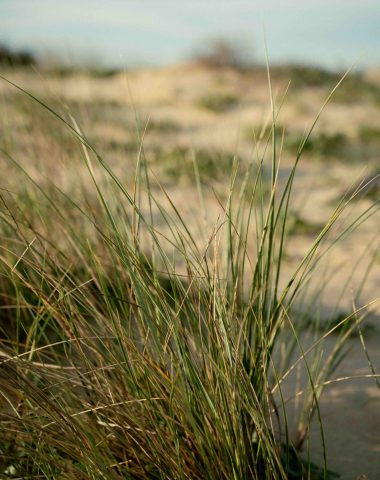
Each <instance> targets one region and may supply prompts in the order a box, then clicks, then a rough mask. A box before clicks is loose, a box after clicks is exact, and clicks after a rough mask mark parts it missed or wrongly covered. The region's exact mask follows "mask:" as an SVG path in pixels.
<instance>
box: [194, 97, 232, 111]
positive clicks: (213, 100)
mask: <svg viewBox="0 0 380 480" xmlns="http://www.w3.org/2000/svg"><path fill="white" fill-rule="evenodd" d="M238 102H239V98H238V97H237V96H236V95H234V94H232V93H218V94H217V93H215V94H210V95H206V96H204V97H202V98H200V99H199V100H198V102H197V105H198V106H199V107H201V108H203V109H205V110H210V111H211V112H215V113H222V112H226V111H228V110H231V109H232V108H234V107H236V106H237V104H238Z"/></svg>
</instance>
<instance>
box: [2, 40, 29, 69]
mask: <svg viewBox="0 0 380 480" xmlns="http://www.w3.org/2000/svg"><path fill="white" fill-rule="evenodd" d="M36 63H37V61H36V58H35V57H34V55H33V54H32V53H30V52H29V51H27V50H13V51H12V50H10V49H9V48H8V47H6V46H5V45H0V64H1V65H8V66H12V67H18V66H30V65H35V64H36Z"/></svg>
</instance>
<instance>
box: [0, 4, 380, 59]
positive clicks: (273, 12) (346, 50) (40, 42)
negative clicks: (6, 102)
mask: <svg viewBox="0 0 380 480" xmlns="http://www.w3.org/2000/svg"><path fill="white" fill-rule="evenodd" d="M264 29H265V31H266V37H267V43H268V49H269V57H270V61H271V62H273V63H274V62H282V61H289V60H290V61H298V62H307V63H317V64H321V65H326V66H338V67H346V66H348V65H350V64H352V63H355V62H358V63H359V65H362V64H367V65H368V64H370V65H380V0H356V1H350V0H302V1H301V0H250V1H248V0H229V1H227V0H192V1H189V0H186V1H181V0H177V1H173V0H59V1H56V0H0V42H4V43H7V44H8V45H10V46H12V47H28V48H31V49H34V50H36V51H38V52H46V51H50V52H61V53H63V54H64V55H65V57H66V58H70V59H71V60H72V59H74V60H77V61H78V60H79V59H81V58H84V57H85V56H89V57H91V59H93V60H102V61H103V63H105V64H108V65H110V66H116V65H117V66H128V65H130V64H131V63H136V62H150V63H158V64H165V63H171V62H175V61H178V60H179V59H181V58H182V57H184V56H186V55H187V54H189V52H191V51H192V50H193V49H194V47H195V46H197V45H199V44H201V43H202V41H206V40H207V39H208V38H212V37H216V36H227V37H232V38H237V39H238V41H240V42H242V43H244V44H245V45H246V46H249V47H251V48H252V50H253V51H254V52H255V54H256V57H259V58H262V57H263V52H264V48H263V38H264V34H263V31H264Z"/></svg>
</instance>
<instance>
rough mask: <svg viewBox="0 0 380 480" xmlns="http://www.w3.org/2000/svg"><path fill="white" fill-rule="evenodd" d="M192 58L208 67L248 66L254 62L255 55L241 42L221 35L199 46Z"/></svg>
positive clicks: (237, 67)
mask: <svg viewBox="0 0 380 480" xmlns="http://www.w3.org/2000/svg"><path fill="white" fill-rule="evenodd" d="M192 58H193V59H194V60H195V61H197V62H199V63H201V64H204V65H207V66H208V67H212V68H222V67H231V68H236V69H243V68H247V67H249V66H251V65H252V63H253V56H252V54H249V52H248V50H247V48H246V47H245V46H244V45H243V44H241V43H240V42H237V41H233V40H230V39H227V38H223V37H219V38H214V39H212V40H209V41H208V42H207V43H206V45H205V46H202V47H201V48H198V49H197V50H196V51H195V53H194V54H193V56H192Z"/></svg>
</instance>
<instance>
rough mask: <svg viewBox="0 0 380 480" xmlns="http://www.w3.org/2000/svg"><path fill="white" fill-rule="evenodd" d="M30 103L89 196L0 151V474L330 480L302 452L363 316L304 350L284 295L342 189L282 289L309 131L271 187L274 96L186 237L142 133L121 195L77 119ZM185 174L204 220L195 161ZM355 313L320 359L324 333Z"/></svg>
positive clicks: (309, 257) (309, 269)
mask: <svg viewBox="0 0 380 480" xmlns="http://www.w3.org/2000/svg"><path fill="white" fill-rule="evenodd" d="M25 94H26V95H28V96H29V98H30V100H31V101H36V102H39V100H38V99H36V98H34V97H33V96H32V95H31V94H27V93H26V92H25ZM40 106H41V108H43V109H45V110H46V111H48V112H50V114H51V121H52V122H57V123H63V124H64V125H65V126H66V128H67V131H68V132H70V133H71V135H72V136H73V137H74V138H76V140H77V142H78V145H79V147H80V149H81V155H82V162H84V164H85V165H86V167H87V170H88V176H89V178H90V179H91V181H92V184H93V193H94V194H95V196H94V198H92V197H91V201H90V199H89V198H88V197H86V198H84V199H83V201H77V200H76V199H74V198H73V196H72V195H70V194H68V193H67V192H66V191H65V190H63V189H62V188H60V187H58V186H57V185H55V184H54V182H52V181H49V179H47V180H46V179H45V181H44V185H43V186H41V184H40V183H39V182H38V181H37V180H36V179H35V178H34V177H33V176H32V175H30V174H29V173H28V169H27V167H26V163H27V162H26V161H24V160H23V161H20V160H19V159H15V158H13V156H12V155H10V154H9V152H7V151H6V150H3V151H2V156H3V157H4V158H5V159H6V160H7V161H8V164H9V170H10V171H16V170H17V171H18V172H19V174H20V175H22V178H23V182H24V187H25V188H24V189H23V190H22V192H23V195H19V194H17V195H15V194H13V193H12V192H4V193H2V194H1V200H2V207H1V216H2V220H3V227H2V231H1V235H2V248H1V252H0V272H1V276H0V282H1V291H2V296H1V300H0V301H1V309H2V312H4V321H3V322H2V326H1V328H2V333H1V360H0V365H1V377H0V386H1V396H2V405H1V407H0V421H1V425H2V432H3V435H2V439H1V444H0V450H1V451H0V454H1V463H0V468H1V469H2V474H3V475H5V476H7V478H57V479H58V478H59V479H64V478H67V479H72V478H78V479H82V478H83V479H120V478H126V479H127V478H130V479H138V478H140V479H143V478H144V479H145V478H151V479H185V478H187V479H216V478H218V479H220V478H223V479H228V480H230V479H247V478H253V479H258V480H262V479H289V478H293V479H301V478H324V479H327V478H333V474H332V473H331V472H330V471H329V470H328V468H327V461H326V452H325V453H324V464H322V465H321V466H320V468H318V467H316V466H315V465H313V464H312V463H311V462H310V461H308V459H307V456H306V459H305V457H302V456H300V455H299V451H300V450H301V449H302V447H303V446H304V445H305V442H306V440H307V438H308V433H309V428H310V422H311V420H312V418H313V417H316V420H317V422H318V423H319V425H320V441H321V442H322V445H324V431H323V423H322V418H321V415H320V411H319V399H320V397H321V395H322V393H323V390H324V385H325V382H326V381H327V379H328V378H330V376H331V375H332V373H333V371H334V369H335V368H336V366H337V365H338V363H339V362H340V361H341V359H342V352H343V347H344V344H345V339H346V338H348V335H349V332H350V330H352V329H354V328H358V325H360V321H361V311H360V310H359V311H358V312H353V313H352V314H350V315H348V316H347V317H346V318H343V319H342V320H341V321H340V322H339V324H338V325H334V326H333V327H331V328H330V330H324V331H323V332H321V331H320V329H318V338H315V339H314V340H313V342H312V343H311V345H310V343H309V344H308V347H307V348H306V347H305V346H304V344H303V337H302V331H303V328H302V325H299V322H298V321H297V318H294V311H295V310H294V309H292V306H293V305H294V303H295V302H296V300H297V298H298V296H299V294H300V293H301V292H302V290H303V288H304V285H305V282H307V279H308V276H310V275H312V274H313V267H314V266H315V264H316V263H317V261H318V260H319V259H320V257H321V255H322V253H323V249H322V253H319V252H320V250H321V247H322V246H323V245H324V241H325V240H326V238H327V236H328V234H329V232H330V230H331V229H332V227H333V225H334V224H335V223H336V220H337V219H338V218H339V215H340V214H341V212H342V211H343V210H345V208H346V207H347V205H348V203H349V200H350V199H349V198H345V197H344V198H342V200H341V201H340V202H339V204H338V205H337V207H336V209H335V210H334V211H333V213H332V215H331V218H330V219H329V221H328V222H327V223H326V225H325V226H324V227H323V228H322V230H321V231H320V232H319V233H318V234H317V235H316V236H315V238H314V240H312V241H311V245H310V249H309V251H308V253H307V254H306V255H305V257H304V258H303V260H302V261H301V262H300V264H299V265H298V267H297V268H296V269H295V271H294V272H293V274H291V275H290V276H289V278H287V279H286V281H285V282H280V280H281V277H282V267H283V263H284V256H285V249H286V242H287V222H288V213H289V202H290V195H291V192H292V187H293V182H294V178H295V173H296V168H297V165H298V163H299V160H300V158H301V154H302V151H303V148H304V146H305V144H306V143H307V140H308V137H309V135H310V133H311V131H312V129H313V127H314V125H313V126H312V127H311V129H310V131H309V133H308V134H307V135H306V137H305V138H304V139H303V140H302V142H301V143H300V147H299V150H298V151H297V153H296V156H295V162H294V165H293V168H292V169H291V171H290V173H289V176H288V178H287V180H286V181H285V183H284V184H283V185H282V186H281V188H280V186H279V183H278V172H279V168H280V164H279V159H280V154H281V149H280V148H279V146H278V145H279V143H280V145H281V142H278V138H280V139H281V137H282V131H281V130H278V129H277V127H276V124H277V113H278V112H277V110H276V109H275V106H274V104H273V103H272V113H273V115H272V125H271V129H270V131H269V132H268V136H267V137H266V138H265V139H263V142H264V143H265V145H264V148H262V149H258V150H257V155H255V156H254V157H253V159H252V161H251V162H250V164H249V165H247V166H246V168H245V173H243V174H241V166H240V165H238V162H237V160H236V161H235V162H234V163H233V165H232V167H231V172H230V182H229V186H228V192H229V193H228V196H227V200H226V201H225V203H224V204H222V205H221V209H220V215H219V217H218V218H217V220H216V221H215V223H214V224H212V225H210V224H207V223H203V224H202V221H203V220H201V225H202V228H201V229H202V233H203V237H202V236H201V240H199V238H198V237H197V235H196V233H195V232H194V231H192V229H191V228H190V227H189V226H188V224H187V222H186V221H185V218H184V217H183V215H182V214H181V211H180V210H179V208H178V207H177V205H176V204H175V203H174V202H173V201H172V199H171V198H170V196H169V194H168V192H167V191H166V190H165V188H164V186H163V185H161V183H160V180H159V178H157V176H156V175H155V174H154V172H153V173H152V172H151V171H150V166H149V162H148V160H147V159H146V158H145V156H144V149H143V142H142V139H141V142H140V143H141V147H140V149H139V155H138V158H137V164H136V170H135V172H131V176H133V177H134V182H133V186H132V188H131V189H129V188H127V187H126V186H125V183H124V182H123V181H121V180H120V178H119V177H118V176H117V175H116V174H115V173H114V171H113V169H112V168H111V167H110V166H109V164H108V163H107V162H106V160H105V159H104V158H103V157H101V156H100V155H99V154H98V153H97V151H96V150H95V149H94V148H93V147H92V145H91V144H90V143H89V142H88V140H87V139H86V136H85V134H84V133H83V132H82V131H81V130H80V128H79V126H78V125H77V123H76V121H75V120H74V119H72V118H68V119H65V118H64V117H63V116H61V115H60V114H59V113H57V112H56V111H55V110H51V109H50V107H49V106H48V105H46V104H43V103H40ZM259 152H260V153H259ZM268 155H269V158H270V165H271V166H270V168H271V179H270V186H269V195H268V194H266V195H264V194H263V191H264V189H263V183H264V182H266V181H267V180H266V179H264V178H263V165H264V162H265V161H266V160H267V158H268ZM26 160H27V159H26ZM193 175H194V178H195V182H196V184H197V186H198V190H199V212H200V217H202V219H205V218H207V215H206V213H207V212H206V210H207V207H206V206H205V202H204V194H203V190H202V182H201V178H200V175H199V166H198V164H197V160H196V157H194V158H193ZM371 208H372V210H371V209H370V210H369V211H368V212H366V213H365V214H363V215H362V217H361V218H360V219H358V221H359V220H361V219H363V218H364V216H365V215H369V214H370V213H371V212H372V211H373V208H374V207H373V206H372V207H371ZM354 226H355V222H354V223H353V224H351V225H350V226H349V227H348V228H347V229H346V231H345V232H343V233H342V235H343V234H344V233H347V231H348V230H350V229H351V228H353V227H354ZM164 227H165V228H164ZM281 285H282V286H281ZM351 317H354V318H355V319H356V321H355V322H351V323H352V326H351V323H350V326H349V328H347V329H345V330H344V331H343V333H342V334H339V335H337V336H336V340H335V344H334V346H333V348H332V350H331V351H330V352H329V354H328V355H327V357H323V358H324V359H323V361H321V358H322V357H321V351H322V350H321V348H322V346H323V340H324V338H326V336H327V335H329V334H330V333H331V332H332V331H333V330H334V329H336V328H338V327H339V326H340V325H341V324H344V323H345V322H346V321H347V320H348V319H350V318H351ZM297 365H301V366H302V368H303V371H304V373H305V376H306V384H305V389H304V393H303V395H302V396H301V398H302V401H303V408H302V415H301V416H300V418H299V419H298V422H297V428H296V429H295V431H292V429H291V426H290V420H289V415H288V410H287V402H286V398H285V396H284V395H285V394H284V391H283V389H284V386H285V385H286V382H287V379H288V378H289V376H290V375H291V373H292V371H293V370H294V368H295V366H297ZM296 393H297V392H294V394H296ZM324 451H325V450H324Z"/></svg>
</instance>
